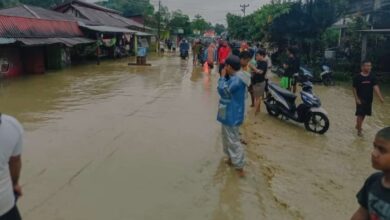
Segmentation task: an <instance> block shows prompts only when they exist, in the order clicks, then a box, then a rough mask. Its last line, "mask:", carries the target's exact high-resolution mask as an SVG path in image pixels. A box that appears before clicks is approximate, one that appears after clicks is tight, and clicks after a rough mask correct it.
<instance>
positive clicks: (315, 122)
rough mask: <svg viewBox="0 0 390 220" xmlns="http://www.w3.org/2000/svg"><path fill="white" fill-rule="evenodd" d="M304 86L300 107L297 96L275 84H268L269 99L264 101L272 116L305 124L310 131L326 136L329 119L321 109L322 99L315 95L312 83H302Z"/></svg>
mask: <svg viewBox="0 0 390 220" xmlns="http://www.w3.org/2000/svg"><path fill="white" fill-rule="evenodd" d="M300 86H302V91H301V99H302V101H303V103H302V104H300V105H299V106H298V107H297V106H296V104H295V101H296V99H297V96H296V95H295V94H294V93H292V92H290V91H288V90H285V89H283V88H281V87H279V86H278V85H276V84H275V83H271V82H269V83H268V92H267V98H266V100H265V101H264V103H265V105H266V108H267V111H268V113H269V114H270V115H272V116H274V117H278V116H279V115H282V116H283V117H285V118H287V119H292V120H294V121H296V122H299V123H304V124H305V128H306V130H308V131H311V132H314V133H318V134H324V133H325V132H327V131H328V129H329V118H328V116H327V113H326V111H325V110H324V109H323V108H322V107H321V101H320V99H319V98H318V97H317V96H315V95H314V93H313V84H312V83H311V82H310V81H306V82H303V83H300Z"/></svg>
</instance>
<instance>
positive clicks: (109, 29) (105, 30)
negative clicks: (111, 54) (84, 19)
mask: <svg viewBox="0 0 390 220" xmlns="http://www.w3.org/2000/svg"><path fill="white" fill-rule="evenodd" d="M80 26H81V27H82V28H86V29H88V30H92V31H98V32H102V33H135V32H136V31H134V30H130V29H127V28H119V27H111V26H89V25H82V24H81V25H80Z"/></svg>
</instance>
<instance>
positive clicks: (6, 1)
mask: <svg viewBox="0 0 390 220" xmlns="http://www.w3.org/2000/svg"><path fill="white" fill-rule="evenodd" d="M18 4H19V1H18V0H1V1H0V8H10V7H13V6H16V5H18Z"/></svg>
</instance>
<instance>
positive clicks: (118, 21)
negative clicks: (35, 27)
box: [55, 1, 151, 30]
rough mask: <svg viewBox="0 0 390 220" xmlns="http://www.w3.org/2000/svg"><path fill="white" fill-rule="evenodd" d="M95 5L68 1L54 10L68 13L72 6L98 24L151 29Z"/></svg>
mask: <svg viewBox="0 0 390 220" xmlns="http://www.w3.org/2000/svg"><path fill="white" fill-rule="evenodd" d="M96 6H97V5H95V4H92V3H87V4H84V3H80V1H70V2H68V3H67V4H64V5H62V6H59V7H57V8H56V9H55V10H58V11H61V12H64V13H68V12H69V11H70V10H71V8H73V9H74V10H76V11H77V12H79V13H80V14H81V15H82V17H85V18H86V19H88V20H90V21H93V22H96V23H99V24H100V25H105V26H114V27H137V28H145V29H150V30H151V28H149V27H145V26H144V25H143V24H141V23H138V22H136V21H134V20H132V19H129V18H125V17H123V16H121V15H120V13H119V12H112V11H110V10H106V9H107V8H105V9H99V8H100V6H97V7H96ZM103 8H104V7H103ZM84 23H86V22H84ZM86 24H88V23H86ZM88 25H91V24H88Z"/></svg>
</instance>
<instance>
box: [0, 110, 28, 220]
mask: <svg viewBox="0 0 390 220" xmlns="http://www.w3.org/2000/svg"><path fill="white" fill-rule="evenodd" d="M22 146H23V127H22V125H21V124H20V123H19V122H18V121H17V120H16V119H15V118H13V117H11V116H8V115H1V114H0V220H21V216H20V214H19V211H18V208H17V207H16V199H17V197H19V196H22V188H21V187H20V185H19V176H20V171H21V168H22V159H21V154H22Z"/></svg>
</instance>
